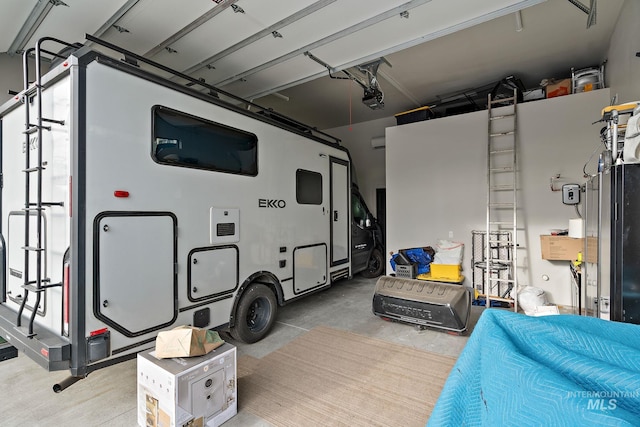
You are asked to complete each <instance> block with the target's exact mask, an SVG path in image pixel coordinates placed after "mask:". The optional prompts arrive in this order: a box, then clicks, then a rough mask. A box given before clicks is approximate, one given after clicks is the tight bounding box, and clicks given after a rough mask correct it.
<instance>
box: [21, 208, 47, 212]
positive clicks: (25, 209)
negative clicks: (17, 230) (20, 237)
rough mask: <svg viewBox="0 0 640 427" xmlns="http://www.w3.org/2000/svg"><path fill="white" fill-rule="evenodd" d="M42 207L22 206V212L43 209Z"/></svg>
mask: <svg viewBox="0 0 640 427" xmlns="http://www.w3.org/2000/svg"><path fill="white" fill-rule="evenodd" d="M43 210H44V208H42V207H35V208H22V212H38V211H43Z"/></svg>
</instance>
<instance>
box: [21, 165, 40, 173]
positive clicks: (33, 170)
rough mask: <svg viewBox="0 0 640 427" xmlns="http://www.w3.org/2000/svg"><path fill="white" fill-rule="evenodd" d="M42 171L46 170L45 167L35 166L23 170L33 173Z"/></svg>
mask: <svg viewBox="0 0 640 427" xmlns="http://www.w3.org/2000/svg"><path fill="white" fill-rule="evenodd" d="M41 170H44V166H34V167H32V168H28V169H23V170H22V172H26V173H31V172H38V171H41Z"/></svg>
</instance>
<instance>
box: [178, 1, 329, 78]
mask: <svg viewBox="0 0 640 427" xmlns="http://www.w3.org/2000/svg"><path fill="white" fill-rule="evenodd" d="M335 1H336V0H320V1H317V2H315V3H313V4H312V5H309V6H307V7H305V8H304V9H302V10H300V11H298V12H296V13H294V14H293V15H291V16H288V17H286V18H285V19H282V20H281V21H279V22H276V23H275V24H273V25H271V26H269V27H268V28H265V29H264V30H262V31H260V32H258V33H256V34H254V35H252V36H251V37H247V38H246V39H244V40H242V41H240V42H238V43H236V44H234V45H233V46H231V47H229V48H227V49H225V50H223V51H222V52H220V53H217V54H215V55H213V56H211V57H209V58H207V59H205V60H204V61H200V62H199V63H197V64H195V65H193V66H192V67H189V68H187V69H186V70H184V71H183V73H185V74H191V73H194V72H196V71H198V70H199V69H201V68H203V67H205V66H207V65H209V64H212V63H214V62H216V61H219V60H220V59H221V58H224V57H225V56H227V55H231V54H232V53H233V52H236V51H238V50H240V49H242V48H243V47H246V46H248V45H250V44H251V43H254V42H256V41H258V40H260V39H261V38H263V37H266V36H268V35H272V34H273V32H274V31H277V30H279V29H281V28H283V27H286V26H287V25H289V24H292V23H293V22H296V21H298V20H300V19H302V18H304V17H305V16H308V15H311V14H312V13H314V12H317V11H318V10H320V9H322V8H323V7H326V6H328V5H330V4H331V3H334V2H335Z"/></svg>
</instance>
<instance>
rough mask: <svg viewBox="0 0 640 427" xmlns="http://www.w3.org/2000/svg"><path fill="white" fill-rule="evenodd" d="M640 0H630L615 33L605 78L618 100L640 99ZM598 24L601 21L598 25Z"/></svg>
mask: <svg viewBox="0 0 640 427" xmlns="http://www.w3.org/2000/svg"><path fill="white" fill-rule="evenodd" d="M638 18H640V1H637V0H627V1H625V3H624V6H623V7H622V10H621V12H620V17H619V18H618V22H617V23H616V28H615V30H614V32H613V35H612V36H611V44H610V45H609V54H608V62H607V65H606V70H605V80H606V81H607V84H608V85H609V87H610V88H611V95H612V96H613V95H615V94H618V103H620V104H621V103H623V102H629V101H637V100H640V58H639V57H637V56H636V52H640V25H638ZM596 25H597V24H596Z"/></svg>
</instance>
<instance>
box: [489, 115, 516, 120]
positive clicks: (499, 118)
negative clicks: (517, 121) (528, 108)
mask: <svg viewBox="0 0 640 427" xmlns="http://www.w3.org/2000/svg"><path fill="white" fill-rule="evenodd" d="M509 117H515V114H503V115H501V116H493V117H489V120H501V119H507V118H509Z"/></svg>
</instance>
